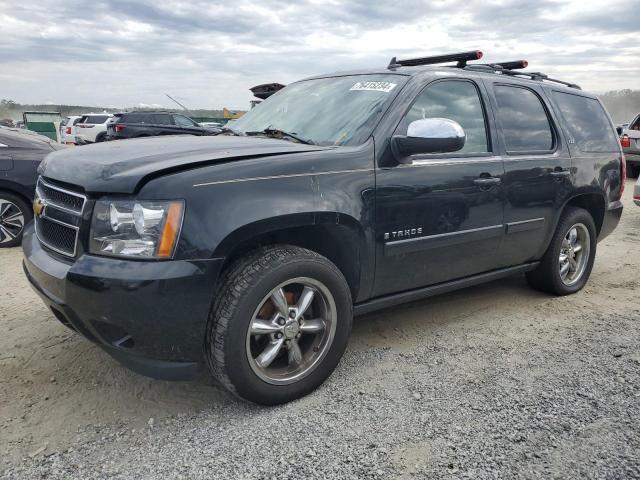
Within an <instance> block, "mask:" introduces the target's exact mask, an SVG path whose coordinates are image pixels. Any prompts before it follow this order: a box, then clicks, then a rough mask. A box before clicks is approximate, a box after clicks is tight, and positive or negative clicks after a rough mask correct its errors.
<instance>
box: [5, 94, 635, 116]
mask: <svg viewBox="0 0 640 480" xmlns="http://www.w3.org/2000/svg"><path fill="white" fill-rule="evenodd" d="M599 97H600V99H601V100H602V103H604V105H605V106H606V107H607V110H608V111H609V114H610V115H611V117H612V118H613V121H614V122H615V123H616V124H620V123H627V122H629V121H631V120H632V119H633V117H635V116H636V115H637V114H638V113H640V90H631V89H625V90H612V91H610V92H606V93H603V94H601V95H599ZM123 110H158V109H144V108H129V109H116V108H102V107H87V106H82V105H49V104H48V105H27V104H20V103H16V102H14V101H13V100H1V101H0V120H1V119H3V118H10V119H12V120H22V112H25V111H45V112H60V114H61V115H62V116H63V117H66V116H67V115H79V114H83V113H90V112H102V111H106V112H109V113H114V112H119V111H123ZM186 113H187V114H188V115H191V116H193V117H222V110H209V109H195V110H189V111H188V112H186Z"/></svg>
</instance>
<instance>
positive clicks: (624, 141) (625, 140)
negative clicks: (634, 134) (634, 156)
mask: <svg viewBox="0 0 640 480" xmlns="http://www.w3.org/2000/svg"><path fill="white" fill-rule="evenodd" d="M620 145H622V148H631V139H630V138H629V135H627V134H626V133H625V134H624V135H622V136H621V137H620Z"/></svg>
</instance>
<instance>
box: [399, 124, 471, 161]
mask: <svg viewBox="0 0 640 480" xmlns="http://www.w3.org/2000/svg"><path fill="white" fill-rule="evenodd" d="M465 140H466V135H465V133H464V130H463V129H462V127H461V126H460V124H459V123H457V122H454V121H453V120H449V119H448V118H423V119H421V120H415V121H413V122H411V123H410V124H409V128H407V135H406V136H404V135H394V136H393V137H392V138H391V150H392V152H393V154H394V156H395V157H396V159H397V160H398V162H400V163H411V159H410V158H409V157H410V156H411V155H417V154H420V153H448V152H456V151H458V150H460V149H462V147H464V143H465Z"/></svg>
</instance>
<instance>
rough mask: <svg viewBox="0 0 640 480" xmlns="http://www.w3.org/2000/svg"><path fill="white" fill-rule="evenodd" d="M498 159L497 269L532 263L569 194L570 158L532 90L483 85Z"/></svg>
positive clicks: (536, 90) (497, 83)
mask: <svg viewBox="0 0 640 480" xmlns="http://www.w3.org/2000/svg"><path fill="white" fill-rule="evenodd" d="M485 82H486V84H487V88H488V90H489V92H490V96H491V102H492V104H493V107H494V111H495V114H496V122H497V124H498V126H499V135H498V138H499V146H498V148H499V150H500V153H501V154H502V155H503V157H504V168H505V175H504V198H505V209H504V222H505V237H504V239H503V243H502V245H501V248H500V265H499V266H500V267H508V266H513V265H519V264H522V263H526V262H528V261H533V260H537V259H538V258H540V256H541V255H542V254H543V253H544V248H545V245H546V236H547V233H548V232H549V229H551V228H553V225H554V224H555V218H556V215H557V212H558V211H559V209H560V207H561V206H562V205H563V204H564V201H565V198H566V197H567V195H568V193H569V192H570V190H571V170H570V167H571V157H570V155H569V150H568V148H567V146H566V144H565V143H564V142H563V141H562V137H561V135H560V131H559V129H558V128H557V125H558V122H557V120H556V118H555V117H554V115H553V112H552V111H551V110H550V109H549V108H548V107H547V105H546V103H545V98H546V97H545V95H544V92H543V91H542V89H541V88H539V87H538V86H535V85H529V84H527V85H522V84H517V83H507V82H503V81H500V80H494V79H485Z"/></svg>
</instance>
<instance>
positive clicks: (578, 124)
mask: <svg viewBox="0 0 640 480" xmlns="http://www.w3.org/2000/svg"><path fill="white" fill-rule="evenodd" d="M552 95H553V100H554V102H555V103H556V105H558V108H559V109H560V113H561V114H562V117H563V118H564V123H565V126H564V130H565V131H566V133H567V134H568V136H569V143H574V144H575V145H576V146H577V147H578V149H580V150H582V151H583V152H617V151H618V150H619V148H618V140H617V138H616V135H615V133H614V131H613V127H612V126H611V124H610V123H609V119H608V118H607V115H606V114H605V112H604V109H603V108H602V105H600V102H598V101H597V100H596V99H594V98H588V97H583V96H581V95H573V94H571V93H564V92H556V91H554V92H553V94H552Z"/></svg>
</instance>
